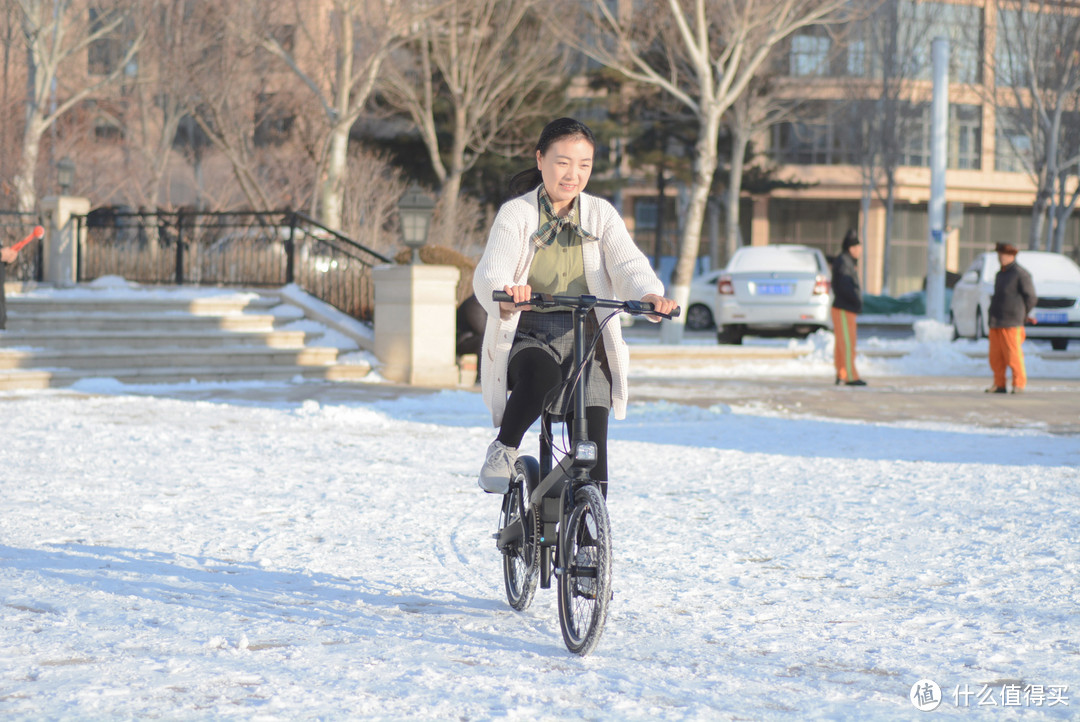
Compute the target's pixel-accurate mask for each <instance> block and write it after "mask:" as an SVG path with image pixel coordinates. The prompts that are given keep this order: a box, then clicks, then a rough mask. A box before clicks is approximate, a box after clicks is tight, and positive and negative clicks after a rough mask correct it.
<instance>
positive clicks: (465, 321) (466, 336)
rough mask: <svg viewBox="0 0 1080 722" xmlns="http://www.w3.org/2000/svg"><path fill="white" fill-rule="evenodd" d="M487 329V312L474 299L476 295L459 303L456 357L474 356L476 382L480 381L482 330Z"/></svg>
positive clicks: (471, 295) (482, 346)
mask: <svg viewBox="0 0 1080 722" xmlns="http://www.w3.org/2000/svg"><path fill="white" fill-rule="evenodd" d="M486 327H487V311H485V310H484V307H483V306H481V305H480V301H478V300H477V299H476V294H475V293H473V294H469V297H468V298H466V299H465V300H464V301H462V302H461V305H460V306H458V310H457V355H458V356H461V355H463V354H469V353H471V354H476V380H477V382H479V381H480V359H481V358H482V357H483V355H484V354H483V348H484V329H485V328H486Z"/></svg>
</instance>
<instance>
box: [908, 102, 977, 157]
mask: <svg viewBox="0 0 1080 722" xmlns="http://www.w3.org/2000/svg"><path fill="white" fill-rule="evenodd" d="M901 115H902V117H903V120H902V123H903V126H902V127H903V128H904V129H905V131H904V138H905V140H904V149H903V158H902V160H901V162H900V165H908V166H929V165H930V136H931V130H932V129H931V125H930V104H929V103H917V104H908V105H907V106H905V107H904V108H903V109H902V111H901ZM946 154H947V157H948V160H947V167H948V168H954V169H959V170H978V169H979V168H981V167H982V108H980V107H979V106H977V105H955V104H954V105H950V106H949V147H948V148H947V150H946Z"/></svg>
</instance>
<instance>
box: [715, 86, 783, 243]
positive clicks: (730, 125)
mask: <svg viewBox="0 0 1080 722" xmlns="http://www.w3.org/2000/svg"><path fill="white" fill-rule="evenodd" d="M776 81H777V78H776V77H775V75H774V74H767V73H762V74H759V75H758V76H756V77H754V78H753V79H752V80H751V82H750V84H749V85H748V86H747V88H746V91H745V92H744V93H742V95H740V96H739V97H738V98H736V99H735V101H734V102H733V103H732V104H731V107H730V108H729V109H728V112H727V115H725V118H724V122H725V125H726V126H727V129H728V133H729V135H730V141H731V143H730V145H731V153H730V158H729V160H728V187H727V190H726V192H725V194H724V252H725V254H726V257H727V258H731V256H732V254H733V253H735V250H736V249H737V248H738V247H739V246H740V245H742V244H743V243H745V242H746V241H745V239H743V238H741V235H742V234H741V231H740V230H739V216H740V209H739V204H740V201H741V199H742V185H743V174H744V172H745V171H746V160H747V151H748V150H749V149H750V141H751V139H752V138H753V137H754V136H755V135H756V134H758V133H760V132H762V131H764V130H767V129H768V128H770V127H772V126H773V125H775V124H776V123H780V122H782V121H784V120H786V119H788V118H790V117H792V114H793V113H795V112H796V111H797V109H798V107H799V103H798V102H797V101H793V100H791V99H789V98H787V97H786V96H785V94H783V93H780V92H777V83H776Z"/></svg>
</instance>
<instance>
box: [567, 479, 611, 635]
mask: <svg viewBox="0 0 1080 722" xmlns="http://www.w3.org/2000/svg"><path fill="white" fill-rule="evenodd" d="M560 544H565V545H566V547H567V548H566V554H565V556H563V557H561V558H562V559H565V560H566V567H565V568H564V569H563V570H562V571H561V573H560V574H559V584H558V586H559V626H560V627H562V635H563V641H564V642H565V643H566V648H567V649H568V650H570V651H571V652H573V653H574V654H579V655H581V656H585V655H587V654H590V653H591V652H592V651H593V650H594V649H596V645H597V644H598V643H599V641H600V635H601V634H602V633H603V631H604V624H605V622H607V612H608V602H610V601H611V523H610V521H609V519H608V513H607V506H605V504H604V497H603V496H602V495H601V494H600V491H599V489H597V488H596V486H595V485H592V484H588V485H586V486H582V487H581V488H579V489H578V490H577V491H576V492H575V493H574V507H573V509H571V510H570V514H569V515H568V517H567V521H566V529H565V533H564V534H561V535H560Z"/></svg>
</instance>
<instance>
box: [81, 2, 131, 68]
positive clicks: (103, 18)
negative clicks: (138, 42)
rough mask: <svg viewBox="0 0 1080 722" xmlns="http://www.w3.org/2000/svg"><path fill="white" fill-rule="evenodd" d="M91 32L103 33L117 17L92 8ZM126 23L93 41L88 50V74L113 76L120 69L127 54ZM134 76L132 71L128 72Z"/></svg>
mask: <svg viewBox="0 0 1080 722" xmlns="http://www.w3.org/2000/svg"><path fill="white" fill-rule="evenodd" d="M89 19H90V32H91V33H92V34H93V33H101V32H102V31H103V30H104V29H105V28H107V27H108V26H109V25H111V24H112V23H113V22H115V21H116V15H115V14H114V13H113V12H110V11H108V10H103V9H100V8H90V11H89ZM125 27H126V23H125V22H123V21H121V22H120V23H119V24H118V25H116V27H114V28H113V29H112V30H110V31H109V32H107V33H104V34H103V35H101V36H99V37H97V38H96V39H95V40H93V41H91V42H90V44H89V45H88V46H87V49H86V72H87V73H89V74H90V75H111V74H112V73H114V72H116V71H117V70H119V68H120V63H121V62H123V60H124V56H125V55H126V54H127V48H128V43H127V41H126V40H125V39H124V35H125V33H124V28H125ZM127 72H128V74H129V75H133V74H134V72H133V70H132V69H129V70H128V71H127Z"/></svg>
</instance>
